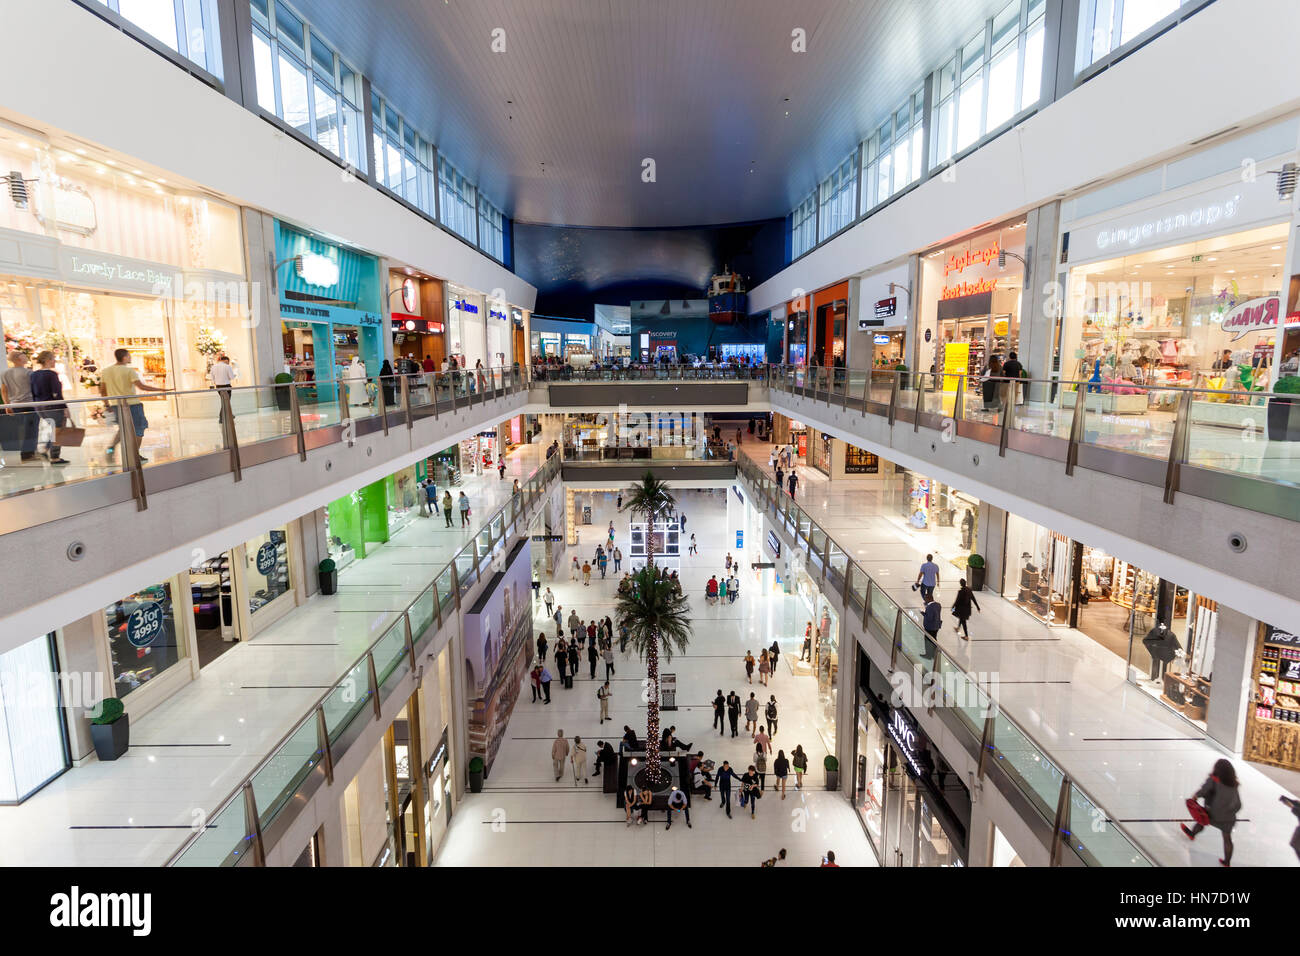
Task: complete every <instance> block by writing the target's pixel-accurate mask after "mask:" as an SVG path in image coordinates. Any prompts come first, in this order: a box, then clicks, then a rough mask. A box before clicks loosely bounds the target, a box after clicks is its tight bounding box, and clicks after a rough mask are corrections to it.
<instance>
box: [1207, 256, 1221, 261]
mask: <svg viewBox="0 0 1300 956" xmlns="http://www.w3.org/2000/svg"><path fill="white" fill-rule="evenodd" d="M1205 261H1206V262H1218V261H1219V257H1218V256H1210V258H1208V259H1206V260H1205Z"/></svg>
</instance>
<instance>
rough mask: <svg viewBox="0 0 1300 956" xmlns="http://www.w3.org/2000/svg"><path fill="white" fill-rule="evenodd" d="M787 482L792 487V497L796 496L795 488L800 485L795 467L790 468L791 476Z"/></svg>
mask: <svg viewBox="0 0 1300 956" xmlns="http://www.w3.org/2000/svg"><path fill="white" fill-rule="evenodd" d="M786 484H787V485H789V487H790V497H791V498H793V497H794V492H795V489H796V488H798V487H799V475H798V474H796V473H795V470H794V469H793V468H791V469H790V477H789V478H787V479H786Z"/></svg>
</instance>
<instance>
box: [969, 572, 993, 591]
mask: <svg viewBox="0 0 1300 956" xmlns="http://www.w3.org/2000/svg"><path fill="white" fill-rule="evenodd" d="M988 570H989V569H988V568H987V567H983V568H972V567H967V568H966V583H967V584H969V585H970V589H971V590H972V591H983V590H984V575H985V574H987V573H988Z"/></svg>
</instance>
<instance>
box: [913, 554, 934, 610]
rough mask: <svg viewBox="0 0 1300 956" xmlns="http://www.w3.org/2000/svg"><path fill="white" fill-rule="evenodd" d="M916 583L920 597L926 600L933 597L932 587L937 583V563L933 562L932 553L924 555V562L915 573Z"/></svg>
mask: <svg viewBox="0 0 1300 956" xmlns="http://www.w3.org/2000/svg"><path fill="white" fill-rule="evenodd" d="M916 583H917V584H919V585H920V586H921V597H922V598H924V599H925V600H926V601H927V602H928V601H929V600H930V599H931V598H932V597H934V589H935V588H936V587H937V586H938V584H939V565H937V564H935V563H934V555H932V554H927V555H926V556H925V562H924V563H923V564H922V565H921V570H920V572H918V573H917V575H916Z"/></svg>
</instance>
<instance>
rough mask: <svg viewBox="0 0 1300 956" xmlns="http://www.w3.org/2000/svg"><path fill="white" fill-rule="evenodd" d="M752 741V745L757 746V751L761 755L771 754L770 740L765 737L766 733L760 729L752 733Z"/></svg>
mask: <svg viewBox="0 0 1300 956" xmlns="http://www.w3.org/2000/svg"><path fill="white" fill-rule="evenodd" d="M753 739H754V743H755V744H757V745H758V749H759V750H761V751H763V753H767V754H770V753H771V752H772V738H771V737H769V736H768V735H767V731H765V730H764V729H763V728H762V727H759V728H758V729H757V730H755V731H754V738H753Z"/></svg>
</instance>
